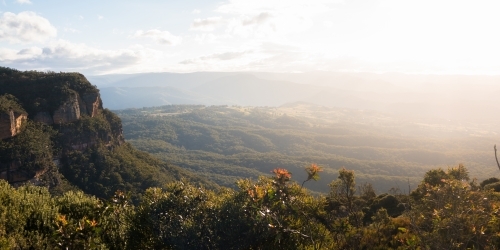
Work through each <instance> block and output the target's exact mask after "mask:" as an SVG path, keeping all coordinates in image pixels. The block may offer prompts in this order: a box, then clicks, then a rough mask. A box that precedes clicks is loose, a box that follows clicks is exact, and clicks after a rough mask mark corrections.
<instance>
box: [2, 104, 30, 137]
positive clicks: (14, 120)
mask: <svg viewBox="0 0 500 250" xmlns="http://www.w3.org/2000/svg"><path fill="white" fill-rule="evenodd" d="M26 119H27V116H26V114H22V113H17V112H14V111H12V110H9V111H7V112H2V113H0V139H2V140H3V139H6V138H10V137H12V136H15V135H17V134H18V133H19V132H20V131H21V126H22V124H23V123H24V122H25V121H26Z"/></svg>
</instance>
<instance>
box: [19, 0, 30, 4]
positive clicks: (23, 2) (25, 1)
mask: <svg viewBox="0 0 500 250" xmlns="http://www.w3.org/2000/svg"><path fill="white" fill-rule="evenodd" d="M16 3H20V4H31V1H30V0H16Z"/></svg>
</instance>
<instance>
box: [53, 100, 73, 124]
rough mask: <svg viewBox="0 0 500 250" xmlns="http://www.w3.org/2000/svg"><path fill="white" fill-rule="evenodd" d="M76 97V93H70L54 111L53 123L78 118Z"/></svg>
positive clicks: (66, 121)
mask: <svg viewBox="0 0 500 250" xmlns="http://www.w3.org/2000/svg"><path fill="white" fill-rule="evenodd" d="M78 97H79V96H78V94H73V95H71V96H70V97H69V98H68V100H67V101H66V102H65V103H64V104H63V105H61V106H60V107H59V108H58V109H57V110H56V111H54V115H53V121H54V123H56V124H62V123H68V122H73V121H76V120H78V119H80V105H79V103H78V99H79V98H78Z"/></svg>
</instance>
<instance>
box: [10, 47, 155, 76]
mask: <svg viewBox="0 0 500 250" xmlns="http://www.w3.org/2000/svg"><path fill="white" fill-rule="evenodd" d="M143 58H146V55H145V52H144V51H143V50H140V49H137V48H132V49H120V50H102V49H96V48H93V47H89V46H87V45H85V44H75V43H71V42H68V41H65V40H59V41H57V42H53V43H51V44H50V45H49V46H46V47H44V48H38V47H31V48H27V49H22V50H20V51H16V50H12V49H4V48H0V63H1V64H2V65H7V66H9V67H14V68H19V69H39V70H54V71H84V72H91V73H103V72H110V71H113V70H117V69H123V68H126V67H129V66H132V65H135V64H137V63H139V62H140V61H141V60H142V59H143Z"/></svg>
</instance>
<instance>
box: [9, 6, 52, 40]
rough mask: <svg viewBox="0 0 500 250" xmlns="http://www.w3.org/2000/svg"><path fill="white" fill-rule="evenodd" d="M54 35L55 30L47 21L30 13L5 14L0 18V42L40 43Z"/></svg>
mask: <svg viewBox="0 0 500 250" xmlns="http://www.w3.org/2000/svg"><path fill="white" fill-rule="evenodd" d="M56 35H57V30H56V28H55V27H54V26H52V25H51V24H50V22H49V21H48V20H47V19H45V18H43V17H41V16H39V15H37V14H36V13H34V12H31V11H25V12H21V13H19V14H17V15H16V14H14V13H11V12H5V13H3V15H2V17H0V40H4V41H8V42H10V43H29V42H42V41H45V40H47V39H48V38H50V37H55V36H56Z"/></svg>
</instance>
